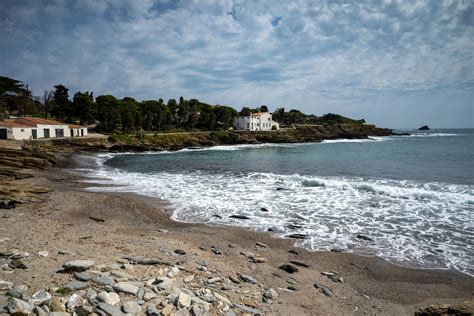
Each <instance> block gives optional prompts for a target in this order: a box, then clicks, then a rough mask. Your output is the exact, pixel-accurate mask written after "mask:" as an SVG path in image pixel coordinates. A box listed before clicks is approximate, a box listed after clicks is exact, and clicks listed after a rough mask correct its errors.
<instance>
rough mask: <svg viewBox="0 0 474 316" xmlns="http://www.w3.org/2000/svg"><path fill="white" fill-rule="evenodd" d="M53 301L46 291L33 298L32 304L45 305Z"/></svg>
mask: <svg viewBox="0 0 474 316" xmlns="http://www.w3.org/2000/svg"><path fill="white" fill-rule="evenodd" d="M50 300H51V294H50V293H49V292H46V291H45V290H39V291H38V292H36V293H35V294H33V296H32V297H31V303H32V304H33V305H43V304H46V303H49V301H50Z"/></svg>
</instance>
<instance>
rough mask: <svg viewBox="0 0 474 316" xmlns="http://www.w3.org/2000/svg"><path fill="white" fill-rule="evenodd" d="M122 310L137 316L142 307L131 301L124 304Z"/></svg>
mask: <svg viewBox="0 0 474 316" xmlns="http://www.w3.org/2000/svg"><path fill="white" fill-rule="evenodd" d="M122 310H123V312H124V313H125V314H132V315H137V314H139V313H140V312H141V311H142V308H141V307H140V305H138V303H137V302H134V301H130V302H127V303H125V304H123V306H122Z"/></svg>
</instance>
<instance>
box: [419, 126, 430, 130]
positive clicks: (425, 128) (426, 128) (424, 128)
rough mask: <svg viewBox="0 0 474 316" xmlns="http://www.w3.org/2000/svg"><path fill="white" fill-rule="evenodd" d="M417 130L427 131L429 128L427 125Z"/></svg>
mask: <svg viewBox="0 0 474 316" xmlns="http://www.w3.org/2000/svg"><path fill="white" fill-rule="evenodd" d="M418 130H419V131H429V130H430V128H429V127H428V125H423V126H422V127H420V128H419V129H418Z"/></svg>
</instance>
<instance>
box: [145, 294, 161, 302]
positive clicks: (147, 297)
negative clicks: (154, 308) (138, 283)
mask: <svg viewBox="0 0 474 316" xmlns="http://www.w3.org/2000/svg"><path fill="white" fill-rule="evenodd" d="M157 297H158V296H157V295H156V294H155V293H152V292H145V294H144V295H143V300H144V301H145V302H148V301H151V300H152V299H154V298H157Z"/></svg>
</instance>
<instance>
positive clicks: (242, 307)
mask: <svg viewBox="0 0 474 316" xmlns="http://www.w3.org/2000/svg"><path fill="white" fill-rule="evenodd" d="M234 307H236V308H238V309H240V310H241V311H243V312H244V313H249V314H252V315H262V312H261V311H260V310H258V309H256V308H252V307H247V306H245V305H242V304H234Z"/></svg>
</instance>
